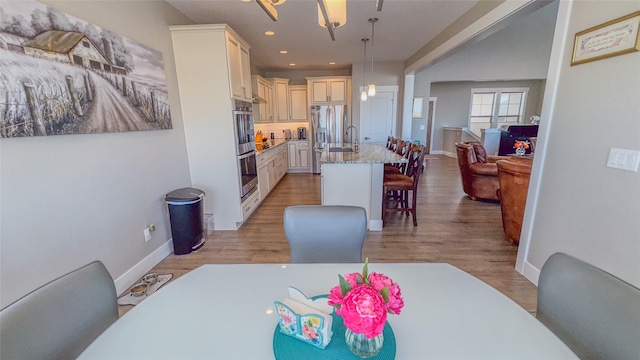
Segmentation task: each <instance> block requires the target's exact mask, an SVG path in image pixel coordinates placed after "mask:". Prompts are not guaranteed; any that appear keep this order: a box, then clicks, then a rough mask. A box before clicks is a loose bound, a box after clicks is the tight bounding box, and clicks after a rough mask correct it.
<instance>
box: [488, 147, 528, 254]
mask: <svg viewBox="0 0 640 360" xmlns="http://www.w3.org/2000/svg"><path fill="white" fill-rule="evenodd" d="M496 164H497V165H498V178H499V179H500V190H499V191H498V196H499V197H500V210H501V212H502V227H503V229H504V234H505V235H506V236H507V238H509V240H510V241H511V242H512V243H514V244H519V243H520V232H521V231H522V218H523V217H524V208H525V205H526V204H527V192H528V189H529V178H530V177H531V165H532V161H531V160H526V159H523V160H499V161H498V162H496Z"/></svg>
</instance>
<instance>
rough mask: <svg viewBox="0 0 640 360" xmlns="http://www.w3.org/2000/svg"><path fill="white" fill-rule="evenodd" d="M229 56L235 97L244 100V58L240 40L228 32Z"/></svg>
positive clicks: (231, 86) (231, 87) (230, 75)
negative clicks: (242, 58) (241, 52)
mask: <svg viewBox="0 0 640 360" xmlns="http://www.w3.org/2000/svg"><path fill="white" fill-rule="evenodd" d="M227 52H228V53H227V57H228V60H229V78H230V80H231V84H230V90H231V96H232V97H233V98H234V99H238V100H243V99H244V97H245V96H244V91H243V90H242V60H241V55H240V42H239V41H238V40H236V39H235V38H234V37H233V36H231V35H228V34H227Z"/></svg>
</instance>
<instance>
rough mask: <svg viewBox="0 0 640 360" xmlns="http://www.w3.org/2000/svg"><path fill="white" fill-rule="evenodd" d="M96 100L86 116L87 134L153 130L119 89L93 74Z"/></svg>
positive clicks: (94, 99)
mask: <svg viewBox="0 0 640 360" xmlns="http://www.w3.org/2000/svg"><path fill="white" fill-rule="evenodd" d="M91 79H92V82H93V84H94V89H95V91H94V98H93V103H92V106H91V109H90V110H89V113H88V114H87V115H86V119H87V123H86V129H85V131H83V132H85V133H100V132H119V131H137V130H152V126H151V125H149V124H147V122H146V121H144V119H142V117H141V116H140V115H139V114H138V112H137V111H136V110H135V109H134V108H133V107H132V106H131V105H129V103H128V102H127V100H126V99H124V97H122V95H120V93H119V92H118V90H117V89H115V88H114V87H113V85H111V84H110V83H109V82H108V81H106V80H105V79H103V78H101V77H100V76H98V75H96V74H93V73H91Z"/></svg>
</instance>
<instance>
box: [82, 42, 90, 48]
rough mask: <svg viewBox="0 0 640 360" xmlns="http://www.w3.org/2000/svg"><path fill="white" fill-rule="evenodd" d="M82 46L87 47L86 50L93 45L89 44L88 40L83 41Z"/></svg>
mask: <svg viewBox="0 0 640 360" xmlns="http://www.w3.org/2000/svg"><path fill="white" fill-rule="evenodd" d="M82 46H84V47H86V48H89V47H91V45H89V42H88V41H86V40H83V41H82Z"/></svg>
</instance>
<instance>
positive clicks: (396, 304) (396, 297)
mask: <svg viewBox="0 0 640 360" xmlns="http://www.w3.org/2000/svg"><path fill="white" fill-rule="evenodd" d="M403 307H404V300H403V299H402V293H401V292H400V286H398V284H395V283H394V284H393V285H391V287H390V288H389V302H388V303H387V309H389V312H390V313H392V314H396V315H399V314H400V310H402V308H403Z"/></svg>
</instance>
